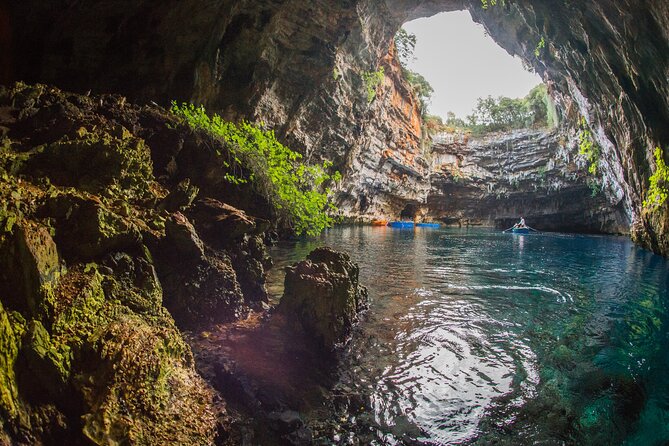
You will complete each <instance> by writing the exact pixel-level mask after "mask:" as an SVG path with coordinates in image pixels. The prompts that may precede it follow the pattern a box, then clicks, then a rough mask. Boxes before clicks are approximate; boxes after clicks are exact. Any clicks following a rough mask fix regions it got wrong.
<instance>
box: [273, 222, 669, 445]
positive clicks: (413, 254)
mask: <svg viewBox="0 0 669 446" xmlns="http://www.w3.org/2000/svg"><path fill="white" fill-rule="evenodd" d="M319 245H329V246H332V247H334V248H336V249H340V250H344V251H347V252H349V253H350V255H351V257H352V258H353V259H354V260H355V261H356V262H358V263H359V265H360V268H361V273H360V276H361V281H362V282H363V283H364V284H365V285H367V286H368V288H369V291H370V296H371V298H372V303H371V308H370V310H369V312H368V313H367V314H366V315H365V317H364V318H363V320H362V321H361V323H360V324H359V326H358V327H357V330H356V332H355V333H354V337H353V340H352V342H351V344H350V345H349V347H348V349H347V351H346V352H345V353H344V354H343V355H342V358H341V362H340V365H339V368H338V372H337V382H336V384H335V386H334V388H333V389H331V390H329V394H328V396H327V398H328V399H329V400H330V401H331V402H332V404H330V405H326V406H325V407H326V408H325V409H322V410H320V411H313V413H311V414H310V415H309V417H310V423H311V425H312V426H314V427H313V428H314V430H315V432H316V433H317V434H318V435H321V439H322V440H323V443H327V442H330V443H341V444H348V443H353V444H355V443H358V444H430V445H432V444H434V445H456V444H457V445H459V444H481V445H483V444H485V445H487V444H503V445H506V444H509V445H525V444H528V445H529V444H541V445H543V444H545V445H554V444H555V445H560V444H577V445H589V444H592V445H616V444H625V445H667V444H669V376H668V374H669V311H668V310H669V309H668V302H669V291H668V289H669V287H668V285H669V264H668V262H667V261H666V260H665V259H663V258H662V257H659V256H656V255H653V254H651V253H649V252H645V251H643V250H641V249H639V248H637V247H635V246H634V245H633V244H632V243H631V242H630V241H629V240H627V239H625V238H620V237H592V236H579V235H561V234H542V235H529V236H522V235H511V234H501V233H499V232H493V231H488V230H456V229H442V230H434V229H418V228H417V229H415V230H398V229H391V228H372V227H345V228H337V229H333V230H330V231H329V232H327V233H326V234H325V235H324V236H323V237H322V238H321V239H318V240H316V241H311V242H297V243H286V244H282V245H280V246H278V247H277V248H275V250H274V253H273V254H274V257H275V258H276V259H278V265H277V268H276V269H275V270H274V271H275V272H274V273H273V274H274V276H273V278H272V279H271V280H270V282H271V285H272V287H273V291H274V292H275V293H280V284H279V282H280V270H281V266H282V265H285V264H287V263H290V262H293V261H295V260H301V259H303V258H304V257H305V256H306V254H307V253H308V252H309V251H311V249H313V248H315V247H316V246H319ZM333 419H336V420H337V423H334V424H333V423H332V421H331V420H333ZM328 420H330V421H328ZM319 426H320V428H319ZM319 429H320V430H319Z"/></svg>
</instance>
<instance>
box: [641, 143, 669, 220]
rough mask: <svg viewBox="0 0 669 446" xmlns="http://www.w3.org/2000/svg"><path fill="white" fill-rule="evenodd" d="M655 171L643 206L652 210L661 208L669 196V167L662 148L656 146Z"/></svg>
mask: <svg viewBox="0 0 669 446" xmlns="http://www.w3.org/2000/svg"><path fill="white" fill-rule="evenodd" d="M654 155H655V173H654V174H653V175H651V176H650V179H649V180H650V186H649V188H648V192H647V194H646V199H645V200H644V201H643V206H644V207H645V208H646V209H648V210H649V211H650V212H654V211H656V210H658V209H659V208H660V206H662V205H663V204H664V203H665V202H666V201H667V196H669V168H667V165H666V164H665V162H664V159H663V158H662V150H661V149H660V148H659V147H657V148H655V152H654Z"/></svg>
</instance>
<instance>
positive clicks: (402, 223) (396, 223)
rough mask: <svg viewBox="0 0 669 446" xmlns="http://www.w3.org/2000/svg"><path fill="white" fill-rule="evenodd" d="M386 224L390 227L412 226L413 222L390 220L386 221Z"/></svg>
mask: <svg viewBox="0 0 669 446" xmlns="http://www.w3.org/2000/svg"><path fill="white" fill-rule="evenodd" d="M388 226H390V227H391V228H413V227H414V222H412V221H391V222H390V223H388Z"/></svg>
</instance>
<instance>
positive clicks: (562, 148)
mask: <svg viewBox="0 0 669 446" xmlns="http://www.w3.org/2000/svg"><path fill="white" fill-rule="evenodd" d="M574 146H575V143H574V141H573V140H572V141H570V140H569V139H568V138H567V137H566V136H563V135H561V134H560V132H559V131H558V130H555V131H553V132H551V133H547V132H545V131H540V130H538V131H533V130H522V131H515V132H509V133H502V134H493V135H488V136H486V137H484V138H476V139H469V140H468V141H467V142H465V141H464V139H463V138H461V137H459V136H457V135H453V134H444V135H437V136H435V137H434V144H433V146H432V157H431V161H432V164H433V174H432V175H431V177H430V182H431V187H432V189H431V191H430V194H429V195H428V198H427V207H428V209H429V216H430V217H431V218H433V219H437V220H441V221H443V222H446V223H450V224H458V225H486V226H495V227H498V228H508V227H510V226H511V225H512V224H513V223H515V222H516V221H517V220H518V217H519V216H521V215H522V216H524V217H525V219H526V220H527V222H528V224H529V225H531V226H533V227H536V228H538V229H542V230H570V231H575V232H604V233H619V232H626V231H627V230H628V224H627V221H626V217H625V214H624V209H623V208H622V206H619V207H618V209H616V208H613V207H612V206H611V204H610V202H609V200H608V199H607V198H606V197H605V196H604V194H603V192H602V191H601V186H600V184H599V183H597V181H596V180H595V178H594V177H593V176H592V175H589V174H588V172H587V166H586V164H587V162H586V161H585V160H584V159H583V157H581V156H579V155H578V149H576V148H575V147H574Z"/></svg>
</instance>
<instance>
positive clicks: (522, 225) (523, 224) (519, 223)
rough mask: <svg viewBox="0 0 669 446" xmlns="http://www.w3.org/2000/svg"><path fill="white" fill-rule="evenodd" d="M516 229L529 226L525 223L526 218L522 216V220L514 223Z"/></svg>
mask: <svg viewBox="0 0 669 446" xmlns="http://www.w3.org/2000/svg"><path fill="white" fill-rule="evenodd" d="M513 228H514V229H519V228H527V225H526V224H525V219H524V218H523V217H520V221H519V222H518V223H516V224H515V225H513Z"/></svg>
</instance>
